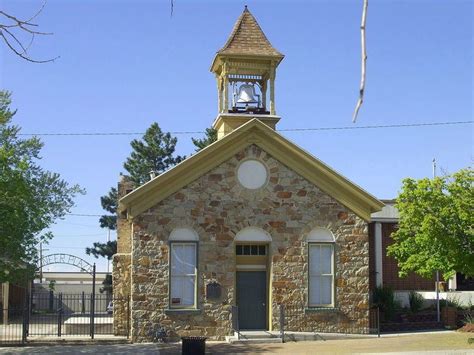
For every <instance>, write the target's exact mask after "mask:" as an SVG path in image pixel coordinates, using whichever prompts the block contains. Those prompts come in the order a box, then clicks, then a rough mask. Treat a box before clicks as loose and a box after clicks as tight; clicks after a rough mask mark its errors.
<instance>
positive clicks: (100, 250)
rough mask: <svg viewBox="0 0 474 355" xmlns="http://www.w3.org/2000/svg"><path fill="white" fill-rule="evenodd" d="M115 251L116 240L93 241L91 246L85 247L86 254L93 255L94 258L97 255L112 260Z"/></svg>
mask: <svg viewBox="0 0 474 355" xmlns="http://www.w3.org/2000/svg"><path fill="white" fill-rule="evenodd" d="M116 253H117V241H116V240H111V241H109V242H107V243H94V244H93V247H92V248H89V247H88V248H86V254H87V255H93V256H94V257H95V258H96V259H98V258H99V257H103V258H107V260H112V257H113V256H114V254H116Z"/></svg>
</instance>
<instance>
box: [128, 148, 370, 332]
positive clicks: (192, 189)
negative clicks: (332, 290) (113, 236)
mask: <svg viewBox="0 0 474 355" xmlns="http://www.w3.org/2000/svg"><path fill="white" fill-rule="evenodd" d="M249 157H256V158H258V159H260V160H261V161H263V162H264V163H265V164H266V165H267V168H268V171H269V181H268V183H267V184H266V185H265V186H264V187H262V188H261V189H259V190H247V189H245V188H243V187H242V186H241V185H240V184H239V182H238V181H237V178H236V169H237V167H238V165H239V162H241V161H242V160H243V159H246V158H249ZM133 223H134V226H133V228H134V229H133V241H132V242H133V248H132V255H133V256H132V260H133V265H132V338H133V340H134V341H146V340H150V335H149V334H150V329H153V328H154V327H156V324H160V325H161V326H164V327H166V328H167V329H168V330H170V331H171V332H172V333H173V334H175V335H179V336H185V335H205V336H208V337H211V338H213V339H223V337H224V336H225V335H230V334H231V310H230V308H231V307H230V305H232V304H235V271H236V268H235V244H234V237H235V235H236V234H237V233H238V232H239V231H240V230H242V229H243V228H245V227H249V226H253V227H259V228H262V229H264V230H266V231H267V232H268V233H269V234H270V235H271V237H272V243H271V245H270V248H269V254H270V255H269V258H270V260H271V264H272V265H271V268H270V269H269V270H267V272H269V274H270V278H271V286H270V287H271V290H270V293H271V297H272V299H271V308H272V309H271V313H272V317H271V321H270V322H271V323H272V324H271V325H270V326H272V327H273V329H278V304H280V303H283V304H285V305H286V306H287V307H288V310H290V309H293V311H292V312H288V313H287V314H288V327H289V328H291V330H295V331H304V330H316V329H318V327H321V324H324V330H326V331H334V332H345V331H347V330H348V329H349V328H350V329H351V331H353V332H359V333H365V332H367V331H368V318H369V311H368V308H369V288H368V286H369V274H368V257H369V255H368V231H367V223H366V222H364V221H363V220H361V219H360V218H359V217H357V216H356V215H355V214H353V213H352V212H351V211H349V210H348V209H347V208H346V207H344V206H343V205H341V204H340V203H339V202H337V201H335V200H334V199H333V198H331V197H330V196H328V195H327V194H325V193H324V192H323V191H321V190H320V189H319V188H318V187H316V186H314V185H313V184H311V183H310V182H308V181H307V180H306V179H304V178H302V177H301V176H299V175H297V174H296V173H294V172H293V171H292V170H290V169H288V168H287V167H286V166H284V165H283V164H281V163H280V162H278V161H277V160H276V159H274V158H273V157H271V156H270V155H269V154H267V153H266V152H264V151H262V150H261V149H260V148H259V147H257V146H255V145H251V146H249V147H247V148H246V149H244V150H243V151H242V152H240V153H238V154H236V155H235V156H234V157H233V158H231V159H230V160H228V161H227V162H225V163H223V164H221V165H220V166H218V167H217V168H215V169H213V170H211V171H210V172H208V173H207V174H205V175H203V176H202V177H200V178H199V179H197V180H196V181H194V182H192V183H191V184H189V185H187V186H186V187H184V188H183V189H181V190H180V191H178V192H176V193H174V194H172V195H171V196H169V197H168V198H166V199H165V200H163V201H161V202H160V203H158V204H157V205H156V206H154V207H153V208H151V209H149V210H148V211H146V212H144V213H142V214H141V215H139V216H138V217H137V218H135V219H134V221H133ZM176 227H190V228H193V229H194V230H195V231H196V232H197V233H198V234H199V248H198V253H199V257H198V261H199V264H198V275H199V281H198V308H199V310H198V311H194V312H189V311H174V312H169V311H166V309H167V308H168V262H169V261H168V254H169V247H168V236H169V235H170V233H171V231H172V230H173V229H174V228H176ZM314 227H325V228H328V229H329V230H331V231H332V232H333V234H334V235H335V237H336V245H335V253H336V254H335V255H336V270H335V272H336V276H335V283H336V309H335V310H334V311H333V312H329V313H328V312H324V313H321V312H315V311H311V312H306V310H305V305H306V304H307V294H308V288H307V272H308V260H307V259H308V256H307V243H306V242H305V238H306V235H307V234H308V232H309V231H311V229H313V228H314ZM211 281H217V282H218V283H220V284H221V285H222V297H221V299H220V300H217V301H208V300H206V298H205V285H206V284H208V283H209V282H211ZM292 307H293V308H292ZM288 327H287V329H289V328H288Z"/></svg>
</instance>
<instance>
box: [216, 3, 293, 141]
mask: <svg viewBox="0 0 474 355" xmlns="http://www.w3.org/2000/svg"><path fill="white" fill-rule="evenodd" d="M283 57H284V55H283V54H281V53H280V52H278V51H277V50H276V49H275V48H273V46H272V45H271V43H270V42H269V41H268V39H267V37H266V36H265V34H264V33H263V31H262V29H261V28H260V26H259V25H258V23H257V21H256V20H255V17H253V15H252V14H251V13H250V11H249V10H248V9H247V6H245V9H244V11H243V12H242V15H240V17H239V19H238V20H237V22H236V23H235V25H234V28H233V30H232V33H231V34H230V37H229V39H228V40H227V42H226V44H225V45H224V47H222V49H221V50H219V51H218V52H217V54H216V56H215V58H214V61H213V63H212V65H211V72H212V73H214V74H215V76H216V80H217V92H218V115H217V118H216V119H215V121H214V123H213V125H212V126H213V127H214V128H215V129H216V130H217V136H218V139H221V138H222V137H224V136H225V135H226V134H228V133H230V132H231V131H233V130H234V129H236V128H238V127H239V126H241V125H243V124H244V123H246V122H247V121H250V120H251V119H253V118H258V119H259V120H260V121H262V122H263V123H265V124H266V125H268V126H269V127H271V128H273V129H275V126H276V124H277V123H278V121H279V120H280V117H279V116H277V114H276V110H275V76H276V68H277V67H278V65H279V64H280V62H281V61H282V59H283Z"/></svg>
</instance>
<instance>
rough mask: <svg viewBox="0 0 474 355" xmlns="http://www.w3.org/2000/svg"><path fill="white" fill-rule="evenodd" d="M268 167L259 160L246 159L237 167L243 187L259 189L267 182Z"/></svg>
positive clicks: (238, 176)
mask: <svg viewBox="0 0 474 355" xmlns="http://www.w3.org/2000/svg"><path fill="white" fill-rule="evenodd" d="M267 176H268V173H267V168H266V167H265V165H263V164H262V163H261V162H259V161H258V160H246V161H244V162H243V163H242V164H240V165H239V168H238V169H237V178H238V179H239V182H240V183H241V184H242V186H243V187H246V188H247V189H258V188H259V187H262V186H263V185H265V183H266V182H267Z"/></svg>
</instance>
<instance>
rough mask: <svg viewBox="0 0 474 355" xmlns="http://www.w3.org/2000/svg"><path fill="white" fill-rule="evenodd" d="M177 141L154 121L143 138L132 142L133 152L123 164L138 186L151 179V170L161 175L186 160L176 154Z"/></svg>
mask: <svg viewBox="0 0 474 355" xmlns="http://www.w3.org/2000/svg"><path fill="white" fill-rule="evenodd" d="M177 142H178V139H177V138H175V137H172V136H171V134H170V133H169V132H167V133H163V131H162V130H161V128H160V126H159V125H158V123H156V122H154V123H153V124H152V125H151V126H150V127H149V128H148V129H147V130H146V132H145V134H144V136H143V137H142V139H134V140H133V141H131V142H130V145H131V146H132V153H131V154H130V156H129V157H128V158H127V160H126V161H125V163H124V164H123V167H124V168H125V170H127V172H128V174H129V176H130V179H131V180H132V181H133V182H134V183H135V184H136V185H137V186H139V185H142V184H144V183H145V182H147V181H148V180H150V172H154V173H155V174H156V175H160V174H161V173H162V172H164V171H166V170H168V168H170V167H172V166H174V165H176V164H178V163H180V162H181V161H182V160H184V157H182V156H179V155H177V156H175V155H174V153H175V150H176V143H177Z"/></svg>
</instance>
